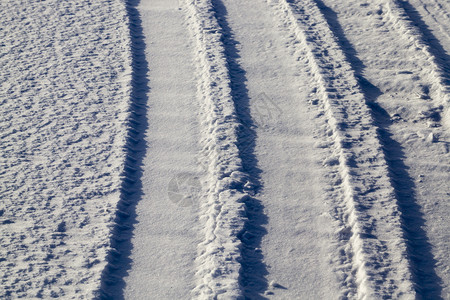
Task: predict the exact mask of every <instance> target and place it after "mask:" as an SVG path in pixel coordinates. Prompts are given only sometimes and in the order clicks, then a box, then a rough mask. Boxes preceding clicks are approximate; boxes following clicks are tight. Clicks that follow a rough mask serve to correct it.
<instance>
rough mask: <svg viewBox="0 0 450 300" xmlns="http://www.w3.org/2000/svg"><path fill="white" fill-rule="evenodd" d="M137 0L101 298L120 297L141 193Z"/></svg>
mask: <svg viewBox="0 0 450 300" xmlns="http://www.w3.org/2000/svg"><path fill="white" fill-rule="evenodd" d="M139 2H140V0H128V1H126V2H125V3H124V6H125V8H124V9H126V12H127V15H128V22H129V24H128V26H129V30H130V31H129V34H130V37H129V40H130V45H129V47H130V53H129V56H130V62H131V74H130V75H131V78H130V79H131V82H130V85H131V86H130V95H129V96H130V101H129V115H128V126H127V127H128V133H127V135H126V142H125V149H124V152H125V154H124V156H125V161H124V168H123V171H122V175H121V179H122V185H121V192H120V194H121V195H120V200H119V202H118V204H117V208H116V214H115V219H114V225H113V226H112V236H111V242H110V243H111V250H110V251H109V254H108V257H107V261H108V264H107V266H106V267H105V269H104V270H103V274H102V278H101V287H100V291H99V293H98V298H100V299H112V298H114V299H123V289H124V287H125V281H124V278H125V277H126V276H127V274H128V270H129V269H130V268H131V259H130V257H129V256H130V254H131V250H132V244H131V238H132V236H133V229H134V224H136V206H137V203H138V202H139V200H141V197H142V182H141V177H142V173H143V170H142V167H141V166H142V161H143V159H144V157H145V149H146V143H145V139H144V137H145V131H146V129H147V127H148V122H147V119H146V111H147V93H148V79H147V73H148V63H147V61H146V58H145V47H146V46H145V42H144V35H143V28H142V20H141V16H140V13H139V11H138V9H137V6H138V5H139Z"/></svg>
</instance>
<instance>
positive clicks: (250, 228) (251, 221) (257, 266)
mask: <svg viewBox="0 0 450 300" xmlns="http://www.w3.org/2000/svg"><path fill="white" fill-rule="evenodd" d="M212 5H213V7H214V11H215V16H216V19H217V21H218V23H219V26H220V27H221V29H222V42H223V45H224V49H225V56H226V60H227V64H228V70H229V76H230V81H231V96H232V98H233V101H234V105H235V109H236V113H237V116H238V118H239V121H240V124H241V126H240V128H239V131H238V148H239V154H240V157H241V159H242V165H243V168H244V172H246V173H247V174H248V175H249V176H250V181H251V183H252V185H253V186H254V193H255V194H256V193H258V191H259V190H260V189H261V188H262V186H261V182H260V173H261V170H260V169H258V161H257V159H256V156H255V154H254V149H255V142H256V138H257V136H256V132H255V130H254V128H255V123H254V122H253V119H252V117H251V114H250V98H249V95H248V90H247V87H246V84H245V82H246V81H247V79H246V73H245V71H244V70H243V69H242V68H241V66H240V65H239V62H238V60H239V59H240V55H239V51H238V50H237V48H236V44H238V42H237V41H235V40H234V37H233V32H232V30H231V28H230V26H229V24H228V21H227V15H228V12H227V9H226V7H225V5H224V4H223V2H222V1H221V0H212ZM245 206H246V213H247V218H248V220H247V222H246V223H245V225H244V230H243V232H242V233H241V234H240V236H239V238H240V240H241V242H242V246H243V247H242V250H241V251H242V261H241V262H240V263H241V266H242V268H241V274H240V284H241V287H242V289H243V294H244V296H245V297H246V299H266V298H265V297H263V293H264V292H265V291H266V290H267V288H268V284H267V280H266V278H265V276H266V275H267V274H268V272H267V267H266V265H265V264H264V262H263V255H262V252H261V250H260V248H261V240H262V238H263V236H264V235H265V234H266V233H267V231H266V229H265V228H264V227H263V226H264V225H265V224H267V222H268V218H267V216H266V215H265V214H264V207H263V205H262V204H261V202H260V201H259V200H258V199H256V198H254V197H248V198H247V200H246V201H245Z"/></svg>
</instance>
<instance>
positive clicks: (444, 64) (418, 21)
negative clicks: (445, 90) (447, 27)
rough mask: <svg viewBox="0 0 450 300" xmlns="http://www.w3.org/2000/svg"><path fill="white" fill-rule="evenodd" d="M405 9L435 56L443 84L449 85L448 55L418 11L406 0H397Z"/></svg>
mask: <svg viewBox="0 0 450 300" xmlns="http://www.w3.org/2000/svg"><path fill="white" fill-rule="evenodd" d="M397 3H398V4H399V6H400V7H401V8H403V10H404V11H405V13H406V15H407V16H408V18H409V19H410V20H411V21H412V24H413V25H414V26H416V27H417V28H418V29H419V32H420V33H421V35H422V36H421V37H420V38H421V39H422V40H423V41H424V42H425V43H426V44H427V45H428V46H429V47H430V48H429V51H430V53H431V54H432V55H433V56H434V57H435V58H436V62H437V64H438V65H439V67H440V68H441V70H442V72H443V73H444V76H445V78H444V84H445V85H446V86H449V85H450V56H449V54H447V52H446V51H445V49H444V47H442V45H441V43H440V42H439V40H438V39H437V38H436V37H435V36H434V35H433V33H432V32H431V30H430V29H429V27H428V26H427V24H425V22H424V21H423V20H422V17H421V16H420V13H419V12H418V11H417V10H416V8H415V7H414V6H412V5H411V4H410V3H409V2H408V1H398V2H397Z"/></svg>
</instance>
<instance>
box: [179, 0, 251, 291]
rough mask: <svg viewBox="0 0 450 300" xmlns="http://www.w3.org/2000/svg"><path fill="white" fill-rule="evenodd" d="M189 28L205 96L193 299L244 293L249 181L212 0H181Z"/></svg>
mask: <svg viewBox="0 0 450 300" xmlns="http://www.w3.org/2000/svg"><path fill="white" fill-rule="evenodd" d="M183 4H184V5H183V6H184V7H183V9H184V10H185V11H186V14H187V23H188V27H189V29H190V31H191V33H192V35H193V38H194V39H195V41H196V49H197V55H196V56H197V61H196V62H197V65H198V74H197V76H198V79H199V83H198V94H199V99H200V100H201V106H202V111H201V117H202V119H203V120H204V121H203V122H202V125H201V126H202V128H201V130H202V135H203V136H202V140H201V144H202V148H203V150H202V152H201V154H200V155H201V157H200V163H201V164H202V165H203V166H204V168H205V173H206V176H205V178H204V182H203V183H204V184H203V186H204V187H205V188H204V195H205V196H204V199H203V200H202V204H201V208H200V210H201V216H200V220H201V221H202V222H203V224H204V236H205V239H204V242H202V243H201V244H199V246H198V252H199V256H198V258H197V265H198V270H197V273H196V274H197V277H198V278H199V279H198V284H197V286H196V287H195V289H194V290H193V297H194V298H199V299H212V298H214V299H216V298H217V297H225V298H228V299H231V298H232V299H236V298H241V297H243V292H242V290H241V287H240V272H241V268H242V265H241V263H242V261H243V256H242V251H241V249H242V247H244V246H243V242H242V241H241V239H240V238H239V237H240V236H242V234H243V232H244V230H245V227H246V224H247V222H248V217H247V212H246V202H249V201H250V199H251V198H250V196H249V192H250V191H251V189H252V187H251V182H250V178H249V175H248V174H246V173H245V171H244V169H243V163H242V159H241V157H240V153H239V148H238V142H239V140H238V134H239V128H240V127H241V126H242V125H241V124H240V123H239V117H238V115H237V113H236V109H235V104H234V102H233V96H232V90H231V80H230V77H229V69H228V66H227V58H226V50H225V48H224V45H223V43H222V39H223V33H222V29H221V28H220V26H219V23H218V21H217V19H216V16H215V14H216V12H215V10H214V7H213V5H212V3H211V2H210V1H207V0H187V1H186V2H184V3H183Z"/></svg>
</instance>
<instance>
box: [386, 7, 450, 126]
mask: <svg viewBox="0 0 450 300" xmlns="http://www.w3.org/2000/svg"><path fill="white" fill-rule="evenodd" d="M384 2H385V5H386V7H387V13H386V18H387V21H391V23H392V25H393V27H394V28H396V29H397V30H398V31H399V33H400V34H401V36H402V37H406V39H408V40H409V41H411V43H412V44H413V45H414V46H415V47H416V48H417V49H418V50H419V51H422V52H423V54H424V55H425V57H426V59H425V61H427V62H428V63H429V64H427V65H426V66H424V67H425V68H426V69H428V70H429V72H428V73H427V75H428V76H430V79H431V87H432V90H434V91H435V96H434V97H432V98H434V105H435V107H436V108H438V109H439V110H443V111H444V114H443V115H444V116H443V119H444V120H443V123H444V124H445V125H446V127H447V128H449V127H450V111H449V102H450V96H449V95H450V90H449V86H450V75H449V74H450V73H449V72H450V65H449V64H450V58H449V56H448V55H447V54H446V52H445V50H444V48H443V47H442V45H441V44H440V43H439V40H438V39H436V38H435V37H434V35H433V34H432V32H431V31H430V30H429V29H428V28H427V26H426V25H425V23H424V22H423V21H422V19H421V17H420V15H419V13H418V12H417V11H416V10H415V9H414V7H413V6H412V5H411V4H410V3H409V2H408V1H398V0H384ZM427 94H428V93H426V94H425V95H424V96H425V97H426V96H427Z"/></svg>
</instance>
